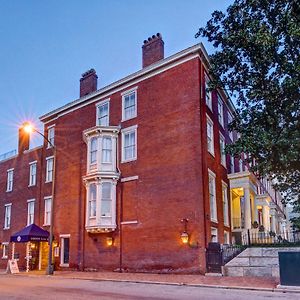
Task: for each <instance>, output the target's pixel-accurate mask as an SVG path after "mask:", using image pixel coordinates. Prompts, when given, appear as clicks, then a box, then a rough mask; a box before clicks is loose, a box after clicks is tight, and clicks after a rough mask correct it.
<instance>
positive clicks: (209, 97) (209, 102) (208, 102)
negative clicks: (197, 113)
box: [205, 75, 212, 110]
mask: <svg viewBox="0 0 300 300" xmlns="http://www.w3.org/2000/svg"><path fill="white" fill-rule="evenodd" d="M209 82H210V80H209V78H208V76H207V75H205V102H206V105H207V106H208V107H209V108H210V110H212V92H211V91H209Z"/></svg>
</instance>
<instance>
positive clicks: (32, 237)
mask: <svg viewBox="0 0 300 300" xmlns="http://www.w3.org/2000/svg"><path fill="white" fill-rule="evenodd" d="M48 237H49V232H48V231H47V230H44V229H43V228H41V227H39V226H37V225H35V224H31V225H28V226H26V227H24V228H23V229H22V230H20V231H18V232H16V233H15V234H13V235H12V236H11V237H10V241H11V242H14V243H26V242H35V241H37V242H40V241H48Z"/></svg>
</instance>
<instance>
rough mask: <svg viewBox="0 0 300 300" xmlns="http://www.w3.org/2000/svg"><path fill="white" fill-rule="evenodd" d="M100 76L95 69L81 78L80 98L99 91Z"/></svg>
mask: <svg viewBox="0 0 300 300" xmlns="http://www.w3.org/2000/svg"><path fill="white" fill-rule="evenodd" d="M97 79H98V76H97V74H96V71H95V70H94V69H90V70H88V71H87V72H85V73H83V74H82V75H81V78H80V97H82V96H85V95H87V94H89V93H91V92H94V91H96V90H97Z"/></svg>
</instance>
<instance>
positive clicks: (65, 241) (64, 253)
mask: <svg viewBox="0 0 300 300" xmlns="http://www.w3.org/2000/svg"><path fill="white" fill-rule="evenodd" d="M69 263H70V237H61V253H60V265H61V266H62V267H69Z"/></svg>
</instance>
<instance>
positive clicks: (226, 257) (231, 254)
mask: <svg viewBox="0 0 300 300" xmlns="http://www.w3.org/2000/svg"><path fill="white" fill-rule="evenodd" d="M246 248H247V247H246V246H244V245H223V246H222V265H223V266H224V265H225V264H227V263H228V262H229V261H231V260H232V259H233V258H235V257H236V256H237V255H238V254H240V253H241V252H242V251H243V250H245V249H246Z"/></svg>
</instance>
